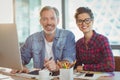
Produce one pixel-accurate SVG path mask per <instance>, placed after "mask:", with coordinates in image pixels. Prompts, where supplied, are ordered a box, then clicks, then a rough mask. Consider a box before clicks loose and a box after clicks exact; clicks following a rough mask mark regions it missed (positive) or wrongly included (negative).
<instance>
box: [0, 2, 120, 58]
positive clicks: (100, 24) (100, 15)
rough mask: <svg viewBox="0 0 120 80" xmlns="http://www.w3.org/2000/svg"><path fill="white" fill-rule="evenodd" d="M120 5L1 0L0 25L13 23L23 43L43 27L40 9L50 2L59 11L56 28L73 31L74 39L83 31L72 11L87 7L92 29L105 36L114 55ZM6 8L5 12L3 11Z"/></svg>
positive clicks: (118, 44) (119, 52)
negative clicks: (89, 11) (89, 10)
mask: <svg viewBox="0 0 120 80" xmlns="http://www.w3.org/2000/svg"><path fill="white" fill-rule="evenodd" d="M10 4H11V5H10ZM119 4H120V0H0V24H1V23H16V26H17V30H18V37H19V42H20V43H24V41H25V40H26V38H27V37H28V36H29V35H30V34H33V33H35V32H37V31H41V30H42V27H41V25H40V23H39V11H40V9H41V8H42V7H44V6H46V5H50V6H54V7H56V8H58V10H59V12H60V24H59V25H58V27H59V28H64V29H68V30H70V31H72V32H73V33H74V34H75V37H76V41H77V40H78V39H79V38H81V37H82V36H83V34H82V32H81V31H79V29H78V27H77V25H76V23H75V19H74V13H75V10H76V9H77V8H78V7H80V6H86V7H89V8H91V9H92V10H93V12H94V16H95V22H94V29H95V30H96V31H97V32H99V33H101V34H103V35H105V36H107V37H108V39H109V42H110V44H111V45H112V46H113V47H112V48H115V49H114V50H113V53H114V55H115V56H120V38H119V36H120V11H119V10H120V5H119ZM12 5H14V8H12V7H11V6H12ZM2 6H4V7H2ZM6 6H8V7H6ZM4 8H6V9H4ZM5 10H6V11H8V12H4V11H5ZM9 11H11V12H9ZM3 15H4V16H3ZM4 17H5V18H4ZM8 17H9V18H8ZM116 48H117V49H116Z"/></svg>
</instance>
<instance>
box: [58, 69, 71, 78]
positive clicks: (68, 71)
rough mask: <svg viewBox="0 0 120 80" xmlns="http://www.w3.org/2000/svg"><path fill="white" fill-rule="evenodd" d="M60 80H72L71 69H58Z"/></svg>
mask: <svg viewBox="0 0 120 80" xmlns="http://www.w3.org/2000/svg"><path fill="white" fill-rule="evenodd" d="M60 80H73V68H69V69H64V68H63V69H60Z"/></svg>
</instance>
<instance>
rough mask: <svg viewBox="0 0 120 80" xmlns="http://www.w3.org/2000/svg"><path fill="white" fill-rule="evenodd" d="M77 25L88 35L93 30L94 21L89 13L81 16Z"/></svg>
mask: <svg viewBox="0 0 120 80" xmlns="http://www.w3.org/2000/svg"><path fill="white" fill-rule="evenodd" d="M76 24H77V26H78V27H79V29H80V30H81V31H82V32H83V33H88V32H89V31H91V30H92V25H93V20H92V19H91V18H90V16H89V14H88V13H82V14H79V15H78V17H77V20H76Z"/></svg>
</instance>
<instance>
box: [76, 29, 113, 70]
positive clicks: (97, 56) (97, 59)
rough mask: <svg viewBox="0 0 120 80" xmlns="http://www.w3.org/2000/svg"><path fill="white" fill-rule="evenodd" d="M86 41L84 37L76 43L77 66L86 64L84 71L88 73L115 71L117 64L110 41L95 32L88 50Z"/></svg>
mask: <svg viewBox="0 0 120 80" xmlns="http://www.w3.org/2000/svg"><path fill="white" fill-rule="evenodd" d="M84 41H85V39H84V37H83V38H81V39H79V40H78V41H77V43H76V58H77V63H76V66H78V65H82V64H84V67H83V69H84V70H88V71H104V72H111V71H114V69H115V62H114V57H113V54H112V51H111V47H110V45H109V42H108V39H107V38H106V37H105V36H103V35H101V34H98V33H96V32H95V31H94V30H93V36H92V37H91V39H90V40H89V42H88V44H87V46H88V49H86V47H85V42H84Z"/></svg>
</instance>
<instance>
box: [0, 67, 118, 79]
mask: <svg viewBox="0 0 120 80" xmlns="http://www.w3.org/2000/svg"><path fill="white" fill-rule="evenodd" d="M9 72H10V70H9V69H6V68H5V69H1V68H0V80H38V79H33V78H34V76H31V75H30V76H29V75H27V74H25V75H21V74H20V75H19V74H17V75H16V74H10V73H9ZM85 72H86V71H85ZM91 73H94V76H93V77H84V75H85V74H83V75H79V73H75V74H74V80H120V77H119V76H120V72H112V73H111V72H110V73H109V72H106V73H103V72H91ZM76 75H77V76H76ZM35 77H38V76H35ZM51 80H59V79H58V77H54V78H52V79H51Z"/></svg>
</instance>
